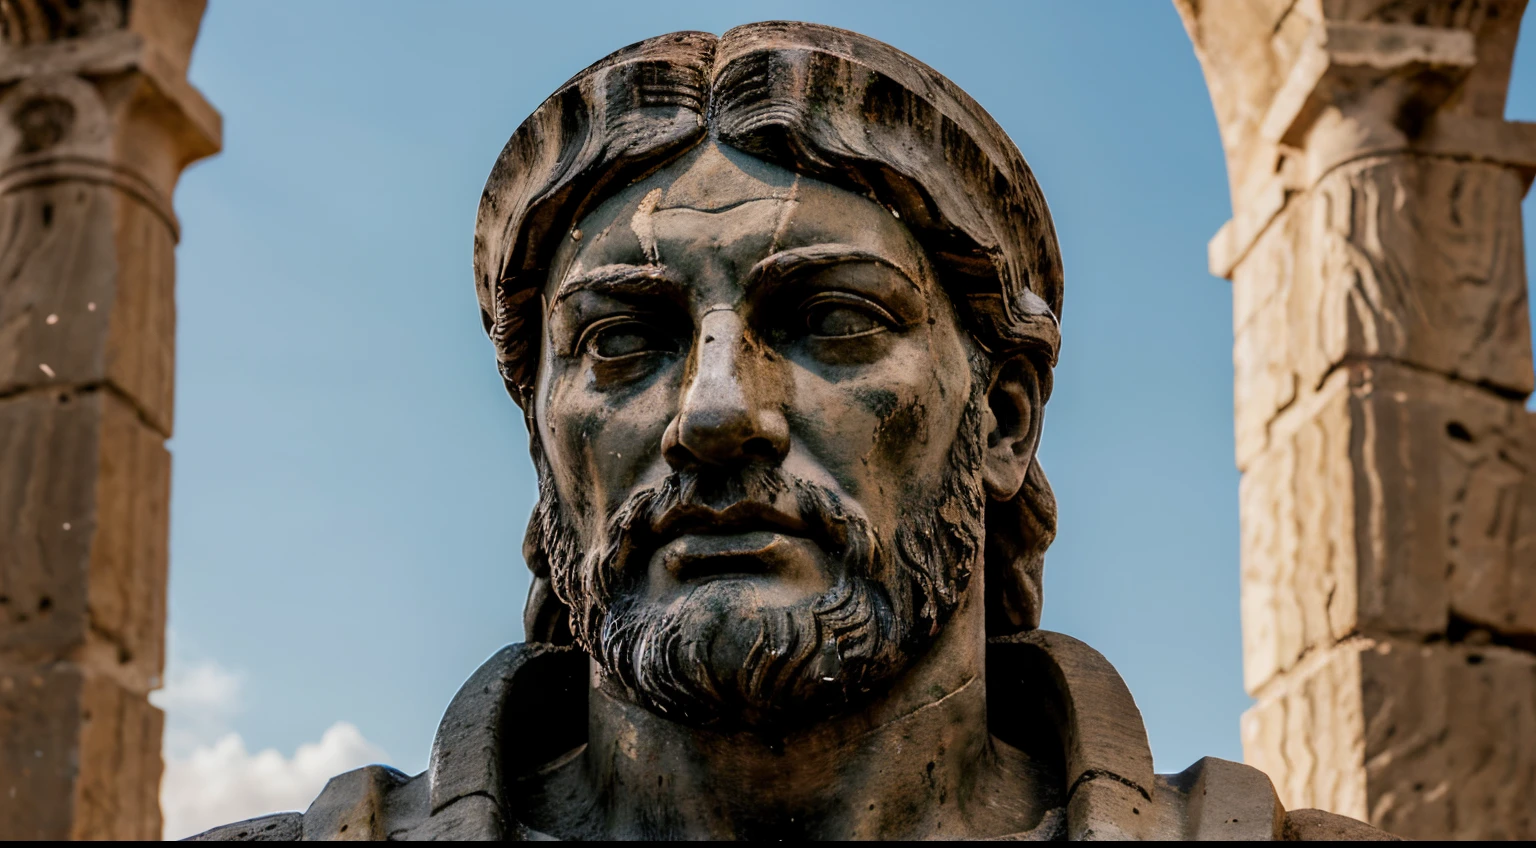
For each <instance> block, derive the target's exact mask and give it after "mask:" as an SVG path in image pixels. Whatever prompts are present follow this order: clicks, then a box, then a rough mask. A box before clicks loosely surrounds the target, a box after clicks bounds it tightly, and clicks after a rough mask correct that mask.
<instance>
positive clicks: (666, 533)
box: [654, 501, 811, 544]
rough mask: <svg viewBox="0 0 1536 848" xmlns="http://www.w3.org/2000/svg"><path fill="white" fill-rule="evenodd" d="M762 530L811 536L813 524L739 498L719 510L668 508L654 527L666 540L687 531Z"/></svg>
mask: <svg viewBox="0 0 1536 848" xmlns="http://www.w3.org/2000/svg"><path fill="white" fill-rule="evenodd" d="M762 530H766V531H770V532H774V533H782V534H785V535H788V536H809V535H810V530H811V527H810V525H809V524H807V523H806V522H805V520H804V519H802V518H800V517H799V516H794V515H790V514H788V513H786V512H783V511H781V510H779V509H777V508H775V507H773V506H772V505H770V504H765V503H761V502H757V501H738V502H736V503H734V504H731V505H730V506H728V507H726V508H725V509H718V510H717V509H712V508H710V507H707V506H701V505H698V504H683V505H680V506H676V507H673V508H672V509H669V510H667V511H666V513H665V514H663V515H662V516H661V519H660V520H658V521H657V522H656V524H655V527H654V531H655V533H656V536H657V538H658V540H659V541H661V542H662V543H663V544H665V543H666V542H668V541H671V540H673V539H676V538H678V537H680V536H687V535H695V536H726V535H738V534H742V533H751V532H755V531H762Z"/></svg>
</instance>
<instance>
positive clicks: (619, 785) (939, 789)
mask: <svg viewBox="0 0 1536 848" xmlns="http://www.w3.org/2000/svg"><path fill="white" fill-rule="evenodd" d="M977 594H979V593H977ZM972 606H974V607H977V609H967V607H972ZM979 607H980V604H974V605H972V604H963V605H962V609H961V610H959V611H957V613H956V615H955V616H954V617H953V618H952V619H951V621H950V622H949V624H948V626H946V628H945V631H944V633H943V634H942V635H941V636H940V638H939V640H938V642H936V643H935V644H934V646H933V647H932V649H931V650H930V651H928V653H927V654H926V655H925V656H924V657H923V658H922V659H920V660H919V661H918V662H917V663H916V664H915V665H914V666H913V667H912V668H911V669H910V670H909V671H908V672H907V674H906V675H905V676H904V677H903V679H902V680H901V681H900V682H899V683H898V684H897V686H896V687H895V689H894V690H893V691H891V692H890V693H888V694H887V695H885V696H884V697H882V698H881V699H880V700H878V701H877V702H876V703H875V704H873V705H871V706H870V707H868V708H866V709H864V710H862V711H860V712H857V713H854V714H851V715H846V716H842V717H838V718H832V719H828V720H827V721H825V722H821V723H818V724H816V725H815V726H814V727H812V728H809V729H807V730H804V731H801V732H798V733H795V734H792V735H790V736H788V737H786V738H784V739H783V740H782V741H781V742H778V741H773V740H764V739H763V738H762V737H760V736H759V735H757V734H752V733H735V734H724V733H716V732H711V731H707V730H699V729H696V728H691V727H687V726H684V725H680V724H677V723H675V722H672V721H669V720H667V719H665V718H662V717H659V716H657V715H655V714H653V713H651V712H650V711H648V710H646V709H644V708H642V707H639V706H637V705H635V704H634V703H632V702H631V701H629V700H628V699H627V698H626V697H624V695H623V694H621V693H618V692H615V691H613V690H612V689H611V686H612V684H609V683H607V682H606V681H605V679H604V675H603V674H602V672H601V671H600V670H598V669H597V668H596V666H595V665H594V671H593V689H592V692H591V697H590V700H589V734H590V736H589V741H588V745H587V748H586V750H585V752H584V754H583V757H582V759H583V760H584V764H583V766H582V768H581V769H580V771H581V772H582V773H583V775H584V778H583V779H582V782H583V783H585V784H586V786H585V787H584V792H583V794H587V795H588V797H589V798H590V799H592V805H591V806H590V807H588V809H589V810H590V812H591V813H592V814H593V815H592V817H591V818H589V822H591V824H593V825H596V826H597V827H598V828H599V829H600V830H601V831H602V833H601V835H603V836H608V837H618V838H626V837H627V838H670V839H708V838H716V839H721V838H724V839H732V838H734V839H743V838H748V839H778V838H800V839H900V838H920V837H933V836H957V837H958V836H970V835H981V834H976V833H974V832H973V831H975V830H976V828H977V826H978V825H979V826H980V827H981V828H982V829H984V830H990V831H994V833H992V834H988V835H995V832H997V831H999V829H1000V831H1001V832H1009V831H1010V830H1014V829H1024V828H1025V827H1027V826H1030V825H1032V824H1033V821H1036V820H1038V818H1039V816H1038V812H1039V811H1036V810H1034V809H1033V806H1034V805H1031V804H1029V803H1028V802H1029V800H1030V799H1031V798H1032V797H1036V796H1038V793H1035V792H1032V791H1031V789H1030V787H1029V786H1021V785H1019V781H1020V780H1021V779H1022V780H1023V781H1024V782H1025V783H1028V782H1030V779H1031V775H1032V774H1033V772H1031V771H1030V769H1029V768H1028V767H1027V766H1026V767H1025V768H1023V769H1022V770H1021V769H1019V768H1018V767H1017V766H1018V763H1017V762H1016V759H1017V757H1018V756H1020V755H1018V753H1017V752H1011V756H1012V757H1013V758H1014V760H1015V761H1014V762H1012V763H1011V764H1010V763H1008V762H1004V761H1005V760H1008V759H1009V755H1008V754H1005V755H1004V756H1002V757H1000V756H999V751H998V750H997V746H996V745H995V744H994V743H993V741H992V740H991V737H990V736H989V734H988V732H987V716H986V684H985V680H984V675H983V670H984V664H985V648H986V643H985V632H984V626H983V621H982V615H981V611H980V609H979ZM1010 765H1011V767H1010ZM1004 784H1008V785H1007V786H1004ZM999 793H1001V794H1003V795H1006V796H1008V797H1009V798H1010V799H1011V800H1010V802H1009V803H1005V804H1004V805H1003V806H1004V807H1009V808H1016V807H1019V805H1020V803H1021V801H1022V803H1023V804H1024V807H1026V808H1028V809H1023V810H1022V815H1020V814H1019V813H1020V812H1021V811H1020V810H1013V813H1014V814H1013V815H1005V818H1007V819H1008V821H1006V822H1001V821H999V822H991V823H990V824H989V822H988V821H987V820H988V818H989V817H991V818H996V810H995V809H992V810H989V809H987V808H997V806H998V805H997V803H996V802H995V801H993V800H989V798H990V797H991V796H993V795H997V794H999ZM1004 812H1005V813H1006V812H1007V811H1004ZM600 822H605V823H606V824H605V825H604V824H600ZM592 835H594V836H597V835H599V834H598V833H593V834H592Z"/></svg>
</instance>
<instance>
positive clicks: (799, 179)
mask: <svg viewBox="0 0 1536 848" xmlns="http://www.w3.org/2000/svg"><path fill="white" fill-rule="evenodd" d="M760 201H772V202H773V205H772V207H768V208H772V210H773V211H772V212H771V213H770V214H757V215H745V216H744V215H737V214H733V213H736V212H738V211H745V210H743V207H744V206H746V204H756V203H757V202H760ZM785 204H788V206H787V207H786V206H785ZM757 208H758V209H760V210H762V211H765V212H766V211H768V210H767V208H764V207H757ZM669 211H688V212H700V213H706V215H704V216H690V217H689V220H688V221H687V224H686V228H687V229H690V230H695V231H698V232H697V233H696V234H702V233H704V232H708V231H719V232H721V233H725V232H729V231H737V232H738V233H739V231H740V230H741V229H742V228H743V227H746V228H751V229H755V230H757V231H758V232H757V235H759V236H761V235H764V233H762V232H761V231H762V230H764V229H770V228H776V229H777V230H779V232H777V233H774V234H773V235H775V236H776V237H777V238H778V239H780V240H782V244H780V245H778V246H780V247H783V246H792V245H804V244H814V243H818V242H821V241H828V240H836V241H840V242H846V243H849V244H851V245H853V246H855V247H859V248H862V249H866V250H878V251H879V252H881V253H883V254H886V255H888V257H889V258H890V259H891V260H892V261H893V262H895V263H897V264H898V265H899V266H902V267H905V268H906V270H907V272H908V274H909V275H910V276H912V278H913V279H914V280H917V279H918V277H919V276H925V275H927V273H928V271H927V268H928V264H927V260H926V257H925V256H924V255H923V252H922V248H921V247H920V246H919V245H918V244H917V241H916V240H915V239H914V238H913V237H912V235H911V233H910V232H909V231H908V230H907V228H906V227H905V226H904V225H903V224H902V223H901V222H900V221H899V220H898V219H897V218H896V216H895V215H893V214H892V213H891V212H889V211H888V210H886V209H885V208H884V207H882V206H880V205H878V204H876V203H874V202H873V201H870V200H869V199H867V198H864V197H861V196H859V195H857V194H854V193H853V192H850V191H847V190H845V189H842V188H838V187H837V186H834V185H831V184H829V183H826V182H823V181H821V180H818V179H815V178H814V177H808V176H805V175H803V174H799V173H796V172H794V171H791V170H789V169H787V168H784V167H782V166H779V165H776V164H774V163H771V162H766V161H763V160H761V159H758V158H756V157H753V156H750V155H748V154H746V153H742V152H740V151H738V150H735V149H733V148H730V147H727V146H724V145H720V144H717V143H715V142H713V141H710V142H706V143H705V144H702V145H700V146H699V147H697V148H695V149H694V150H692V151H690V152H689V153H687V154H686V155H684V156H683V157H681V158H679V159H678V160H677V161H675V162H672V163H670V164H669V165H667V166H666V167H664V168H662V169H660V170H658V171H657V172H656V173H654V174H651V175H650V176H648V177H646V178H645V179H643V180H640V181H638V182H636V183H634V184H633V185H630V186H628V187H626V188H625V189H623V190H622V191H620V192H618V193H617V194H615V195H614V196H613V197H611V198H609V199H607V200H606V201H604V202H603V203H601V204H599V206H598V207H597V208H596V209H595V210H593V211H592V212H590V213H588V214H587V215H586V216H584V217H583V218H582V219H581V221H580V222H579V223H578V224H577V227H576V230H577V232H576V234H574V237H573V238H568V239H565V240H564V243H563V244H562V245H561V247H560V249H559V251H558V253H557V254H556V257H555V261H554V262H553V263H552V265H551V270H552V272H553V273H552V274H551V282H555V281H557V280H558V279H560V278H561V277H563V276H564V275H565V274H566V272H567V271H568V270H569V269H570V267H571V264H572V262H573V261H574V260H575V258H576V256H577V254H578V253H586V252H589V250H590V249H600V250H601V251H602V252H604V253H607V252H610V249H611V248H615V247H619V246H620V245H622V246H623V247H635V246H637V245H638V246H640V247H641V249H642V250H641V252H645V250H644V244H643V242H644V241H645V233H646V232H647V220H646V219H648V218H651V217H652V216H654V221H655V224H654V226H658V227H660V228H661V229H663V230H664V229H665V228H666V224H665V222H666V221H667V220H668V218H669V217H670V216H667V215H666V214H665V213H667V212H669ZM717 216H718V217H717ZM661 235H665V233H661ZM615 242H618V243H619V244H615ZM763 245H764V246H765V247H766V246H767V245H768V242H767V241H766V240H765V241H764V242H763ZM661 259H662V261H663V262H665V261H666V260H667V257H664V256H663V257H661Z"/></svg>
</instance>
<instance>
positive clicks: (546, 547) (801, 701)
mask: <svg viewBox="0 0 1536 848" xmlns="http://www.w3.org/2000/svg"><path fill="white" fill-rule="evenodd" d="M984 402H985V393H984V392H981V391H977V392H976V393H974V395H973V397H972V399H971V401H970V402H969V403H968V404H967V406H966V409H965V411H964V413H963V414H962V416H961V421H960V427H959V429H958V431H957V433H956V438H955V444H954V446H953V447H952V448H951V449H950V453H949V457H948V458H947V461H946V468H945V470H944V473H943V475H942V477H941V481H940V484H939V486H938V487H937V488H936V490H932V491H928V492H920V491H918V492H909V493H908V502H909V503H911V504H912V505H913V508H911V509H909V510H905V511H904V512H905V514H906V516H907V518H906V520H905V521H904V522H903V523H902V524H901V525H900V526H899V527H897V528H896V530H895V532H894V534H893V538H892V539H891V540H889V541H887V540H885V539H882V538H881V535H880V534H879V533H877V532H875V531H874V530H873V528H871V527H870V526H869V524H868V522H867V521H866V520H865V519H864V518H863V517H862V516H861V515H859V514H856V513H854V512H851V511H849V510H847V509H846V508H845V507H844V506H843V505H842V504H841V503H840V501H839V499H838V497H837V496H836V495H835V494H833V493H832V492H830V491H827V490H826V489H823V488H821V487H819V486H816V485H814V484H811V483H808V482H806V481H803V480H799V479H796V478H791V477H789V476H787V475H785V474H784V473H783V472H782V471H781V470H780V469H778V468H769V467H765V466H749V467H747V468H745V469H742V470H740V471H737V472H733V473H731V474H730V475H729V476H726V477H719V476H717V477H713V478H711V477H706V476H703V475H701V474H699V473H696V472H682V473H677V474H673V475H672V476H670V477H668V478H667V480H666V481H664V482H663V483H662V484H661V485H660V486H659V487H656V488H653V489H648V490H645V491H642V492H637V493H636V494H634V495H632V496H631V497H630V498H629V499H627V500H626V501H625V502H624V504H623V505H622V506H621V507H620V508H619V509H618V510H617V511H616V512H615V513H614V515H613V517H612V518H611V519H610V521H609V522H608V532H607V533H606V534H605V537H606V539H607V540H608V543H607V544H606V545H604V546H602V547H601V548H598V549H596V550H590V551H588V550H586V549H585V548H584V547H583V543H582V541H581V539H580V536H579V534H578V532H577V530H576V528H575V525H574V523H573V522H572V521H571V520H570V519H569V517H568V515H567V513H566V511H565V510H564V509H563V508H562V505H561V503H560V501H559V499H558V497H557V496H556V495H555V492H554V486H553V485H552V484H551V481H550V478H549V475H548V471H547V469H546V468H543V467H541V468H540V487H539V489H540V498H539V503H538V505H537V507H535V509H534V514H533V517H532V519H531V520H530V521H529V528H528V533H529V536H530V540H531V541H532V542H534V544H535V545H537V546H538V547H537V548H536V549H542V550H543V551H544V552H545V556H546V557H547V559H548V563H549V569H550V577H551V582H552V584H553V587H554V590H555V593H556V595H557V596H558V597H559V598H560V599H561V600H562V601H564V602H565V603H566V605H567V606H568V607H570V609H571V629H572V632H573V633H574V634H575V637H576V641H577V644H579V645H580V646H581V647H582V648H584V649H585V650H586V651H587V652H588V653H589V654H590V655H591V656H593V657H595V658H596V659H597V660H598V661H599V663H600V664H601V665H602V667H603V668H604V669H605V670H606V671H607V672H608V673H609V674H610V675H612V676H613V677H615V678H617V679H618V681H619V682H620V683H622V684H623V685H624V687H625V688H626V689H628V690H629V692H630V693H631V694H632V696H633V697H634V698H635V699H636V701H637V702H638V703H640V704H641V705H643V706H645V707H646V708H647V709H649V710H651V711H653V712H656V713H658V714H660V715H662V716H665V717H666V718H669V719H672V720H675V721H680V722H684V723H687V724H690V725H694V726H708V727H714V728H717V729H721V730H736V729H749V728H750V729H754V730H758V731H768V732H774V731H784V730H788V729H792V728H793V726H794V725H796V724H798V723H802V722H809V721H815V720H817V719H819V718H824V717H826V716H828V715H830V714H834V713H837V712H842V711H846V710H850V709H852V708H855V707H857V706H859V705H860V704H861V703H863V702H865V701H867V700H868V696H869V695H870V694H871V693H874V692H877V691H879V690H881V689H882V688H883V687H884V686H886V685H888V684H889V683H891V682H893V680H894V678H895V677H896V676H897V675H898V674H899V673H900V672H901V671H902V670H904V669H905V668H906V667H907V666H909V665H910V664H911V663H912V662H913V661H914V660H915V659H916V658H917V657H918V656H921V655H922V654H923V653H924V652H925V651H926V649H927V648H928V647H929V646H930V645H931V644H932V643H933V641H934V640H935V639H936V638H937V636H938V634H939V632H940V630H941V629H942V628H943V626H944V624H945V622H946V621H947V620H948V619H949V617H950V615H951V614H952V613H953V612H954V610H955V608H956V606H958V604H959V597H960V593H961V592H962V591H964V589H965V587H966V585H967V584H968V583H969V581H970V576H971V572H972V568H973V566H974V565H976V564H977V563H978V562H979V559H980V551H981V545H982V539H983V530H984V528H983V523H984V522H983V516H984V507H985V500H984V498H985V496H984V494H983V488H982V484H981V479H980V467H981V456H982V447H983V444H984V435H983V433H982V430H981V427H982V404H983V403H984ZM540 464H541V465H542V463H540ZM786 492H792V493H793V496H794V498H795V500H796V501H797V503H798V506H799V509H800V515H801V517H802V518H803V519H804V520H805V521H806V522H807V523H808V524H810V525H811V526H812V527H813V528H816V529H817V531H818V535H819V536H820V537H821V538H823V539H831V540H833V541H834V544H833V545H829V546H827V547H828V548H829V549H828V554H829V556H832V557H835V558H838V559H840V560H841V561H842V564H843V566H844V567H843V568H841V569H837V573H838V574H839V575H841V576H840V577H839V578H838V580H837V582H836V583H835V585H833V586H832V588H831V589H829V590H828V591H827V592H825V593H824V594H822V595H821V596H820V597H818V598H816V599H814V600H811V601H807V602H803V603H800V604H794V605H790V606H784V605H781V604H780V605H768V604H757V603H754V600H755V594H756V593H755V590H754V589H752V588H747V589H746V590H745V591H744V590H743V589H742V588H741V587H740V586H739V585H738V586H727V585H725V581H711V582H706V583H703V584H700V585H697V586H694V587H692V588H691V589H690V590H689V591H687V592H685V593H684V594H682V595H681V596H679V597H678V598H676V599H675V600H673V601H672V602H670V603H668V604H666V605H664V606H656V605H653V604H648V603H647V602H646V600H645V599H644V597H643V593H642V592H641V591H639V590H638V589H639V587H638V585H637V583H638V581H637V579H636V578H635V577H634V576H632V575H633V574H636V573H638V574H640V575H643V573H644V571H645V569H644V568H643V567H641V565H640V564H639V563H631V562H630V561H629V560H630V559H631V558H633V557H635V556H636V555H637V554H638V555H639V556H647V555H649V553H651V552H653V551H654V550H655V546H654V545H653V544H648V541H649V540H648V539H647V538H646V537H647V536H648V534H649V528H650V527H651V526H653V525H654V523H655V520H656V519H658V518H659V517H660V516H661V515H663V514H665V513H666V511H667V510H668V509H670V508H672V507H675V506H678V505H680V504H687V503H690V502H694V503H702V504H712V505H715V506H717V507H718V506H720V505H723V504H729V503H733V502H736V501H739V500H745V499H752V500H758V501H761V502H771V501H772V499H773V498H774V496H776V495H782V494H783V493H786ZM833 547H835V548H836V549H837V550H832V549H831V548H833ZM732 582H734V581H732Z"/></svg>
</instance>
